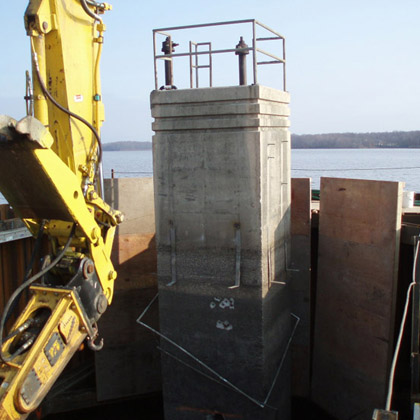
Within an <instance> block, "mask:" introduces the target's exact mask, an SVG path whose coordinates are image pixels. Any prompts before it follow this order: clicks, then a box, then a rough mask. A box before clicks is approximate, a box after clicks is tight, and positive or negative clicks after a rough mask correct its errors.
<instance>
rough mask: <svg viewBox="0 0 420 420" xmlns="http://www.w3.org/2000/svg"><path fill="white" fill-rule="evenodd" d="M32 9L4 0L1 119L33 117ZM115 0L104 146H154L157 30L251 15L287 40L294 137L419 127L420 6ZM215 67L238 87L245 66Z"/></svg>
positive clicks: (412, 0) (273, 79) (202, 35)
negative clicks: (27, 94) (27, 14)
mask: <svg viewBox="0 0 420 420" xmlns="http://www.w3.org/2000/svg"><path fill="white" fill-rule="evenodd" d="M27 3H28V2H27V1H24V0H13V1H5V0H1V1H0V20H1V25H0V39H1V52H2V54H1V56H2V59H1V65H0V113H4V114H9V115H11V116H13V117H15V118H20V117H22V116H23V115H24V112H25V105H24V101H23V99H22V97H23V96H24V90H25V70H26V69H27V68H28V67H29V62H30V59H29V43H28V39H27V37H26V34H25V30H24V25H23V14H24V11H25V8H26V5H27ZM111 3H112V5H113V11H112V12H107V13H106V14H105V16H104V20H105V23H106V25H107V32H106V38H105V46H104V55H103V60H102V87H103V100H104V102H105V106H106V123H105V125H104V127H103V140H104V141H105V142H108V141H116V140H140V141H148V140H150V139H151V135H152V131H151V121H152V120H151V117H150V108H149V95H150V92H151V90H152V89H154V74H153V59H152V57H153V54H152V29H154V28H162V27H168V26H181V25H189V24H195V23H208V22H219V21H227V20H238V19H251V18H255V19H258V20H259V21H261V22H262V23H265V24H266V25H268V26H270V27H271V28H273V29H275V30H277V31H278V32H280V33H281V34H283V35H284V36H285V37H286V40H287V80H288V81H287V90H288V91H290V93H291V98H292V102H291V131H292V132H293V133H297V134H303V133H328V132H348V131H355V132H367V131H370V132H372V131H395V130H402V131H408V130H418V129H420V124H419V111H420V25H419V21H420V1H419V0H401V1H395V0H351V1H347V0H317V1H315V0H265V1H256V0H253V1H248V0H233V1H232V0H224V1H221V0H212V1H205V2H204V1H203V2H200V1H191V0H178V1H172V2H169V1H160V2H159V1H155V2H151V1H135V0H116V1H114V2H111ZM241 28H242V27H241ZM245 29H246V30H245ZM241 31H242V32H243V33H242V32H241ZM248 34H249V30H248V28H247V27H246V28H244V29H240V31H239V32H238V28H235V29H234V30H233V29H232V32H231V33H229V32H226V31H222V30H220V31H219V30H218V29H216V30H215V31H213V33H212V34H211V35H210V34H209V33H208V32H204V31H197V32H195V33H192V34H191V36H192V38H191V37H190V38H188V36H190V35H189V34H187V35H186V36H187V38H188V39H192V40H196V41H206V40H209V39H213V41H214V42H215V47H217V48H232V47H234V45H235V44H236V43H237V41H238V39H239V35H244V37H245V41H247V42H248V44H251V38H250V36H248ZM177 37H178V38H177ZM187 38H185V40H186V39H187ZM174 40H175V41H179V42H180V43H181V46H180V47H179V49H177V52H179V51H181V50H184V49H186V48H187V44H186V42H185V40H184V38H183V36H181V35H179V36H178V34H175V33H174ZM161 41H162V40H160V42H161ZM264 47H265V46H264ZM226 60H227V59H226ZM233 60H235V59H234V58H233ZM216 64H217V63H216V62H215V67H214V74H215V79H216V80H220V81H221V82H224V81H227V80H230V79H228V78H227V75H230V76H231V77H232V80H233V81H234V80H236V77H237V66H236V61H232V65H229V66H228V65H227V61H226V62H223V61H221V65H220V66H219V67H216ZM229 64H230V62H229ZM262 67H271V68H270V69H265V68H264V71H262V74H261V76H265V77H262V78H261V79H260V80H259V81H260V83H261V84H264V85H268V86H275V87H277V86H278V79H279V77H281V73H280V72H279V71H280V66H262ZM274 67H276V68H275V69H274ZM177 70H178V73H177V72H176V71H177ZM181 70H182V69H181V68H180V69H178V68H175V84H178V82H179V87H186V86H184V85H183V82H184V79H185V78H184V73H185V71H181ZM179 73H182V74H179ZM250 76H251V75H250V74H248V77H249V79H250ZM202 78H203V80H204V79H205V76H204V74H203V76H202ZM233 83H234V82H233ZM160 84H162V83H160Z"/></svg>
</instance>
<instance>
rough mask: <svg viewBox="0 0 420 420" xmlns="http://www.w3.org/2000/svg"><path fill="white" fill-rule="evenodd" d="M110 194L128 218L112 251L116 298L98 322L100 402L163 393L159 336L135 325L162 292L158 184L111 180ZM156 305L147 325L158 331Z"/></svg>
mask: <svg viewBox="0 0 420 420" xmlns="http://www.w3.org/2000/svg"><path fill="white" fill-rule="evenodd" d="M105 195H106V197H107V200H108V202H110V203H112V204H113V205H114V206H115V207H116V208H118V209H119V210H121V211H122V212H123V213H124V214H125V220H124V223H122V224H121V226H120V227H119V228H118V232H117V235H116V238H115V242H114V247H113V253H112V261H113V263H114V266H115V269H116V271H117V273H118V278H117V281H116V283H115V294H114V300H113V303H112V305H111V306H110V307H109V308H108V310H107V311H106V312H105V314H104V315H103V317H102V318H101V319H100V321H99V331H100V333H101V335H102V337H103V338H104V341H105V346H104V348H103V349H102V350H101V351H100V352H97V353H95V370H96V383H97V396H98V401H106V400H109V399H115V398H124V397H128V396H133V395H139V394H146V393H150V392H154V391H159V390H160V389H161V379H160V353H159V351H158V350H157V348H156V344H157V342H156V338H155V337H154V336H153V334H151V333H150V332H149V331H148V330H146V329H145V328H143V327H141V326H140V325H139V324H137V323H136V319H137V318H138V316H139V315H140V313H141V312H142V311H143V309H144V308H145V307H146V306H147V305H148V303H149V302H150V301H151V300H152V298H153V297H154V295H155V294H156V293H157V276H156V271H157V262H156V258H157V257H156V244H155V219H154V204H153V203H154V196H153V180H152V179H150V178H136V179H134V178H132V179H122V178H120V179H114V180H106V183H105ZM153 306H154V307H153V308H152V309H151V311H150V313H149V314H148V321H147V322H149V323H150V324H151V325H153V326H154V327H155V328H158V306H157V305H153Z"/></svg>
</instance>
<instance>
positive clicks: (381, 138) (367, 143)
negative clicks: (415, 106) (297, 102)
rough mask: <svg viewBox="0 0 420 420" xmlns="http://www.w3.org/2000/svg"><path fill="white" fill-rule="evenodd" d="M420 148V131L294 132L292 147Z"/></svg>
mask: <svg viewBox="0 0 420 420" xmlns="http://www.w3.org/2000/svg"><path fill="white" fill-rule="evenodd" d="M369 148H394V149H395V148H420V131H392V132H385V133H330V134H292V149H369Z"/></svg>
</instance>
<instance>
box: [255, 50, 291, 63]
mask: <svg viewBox="0 0 420 420" xmlns="http://www.w3.org/2000/svg"><path fill="white" fill-rule="evenodd" d="M257 51H258V52H260V53H261V54H264V55H266V56H268V57H271V58H274V60H277V61H280V62H281V63H284V62H285V60H283V59H282V58H280V57H277V56H276V55H274V54H271V53H269V52H267V51H265V50H261V49H260V48H257Z"/></svg>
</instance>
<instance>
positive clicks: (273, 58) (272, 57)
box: [153, 19, 286, 90]
mask: <svg viewBox="0 0 420 420" xmlns="http://www.w3.org/2000/svg"><path fill="white" fill-rule="evenodd" d="M238 24H249V25H250V26H251V32H252V46H246V51H244V48H238V47H237V48H231V49H219V50H217V49H216V50H213V49H212V46H211V42H202V43H194V42H192V41H190V48H189V52H182V53H174V52H173V51H172V47H170V48H169V49H167V50H166V52H165V53H164V54H158V52H157V50H156V48H157V40H156V36H157V35H162V36H165V37H166V43H167V45H169V46H172V44H173V43H172V34H171V32H173V31H180V30H188V29H198V28H209V27H217V26H228V25H238ZM257 27H259V28H262V29H263V30H265V31H267V32H268V36H265V37H258V38H257ZM261 41H280V42H281V48H280V54H279V55H276V54H275V53H272V52H269V51H266V50H263V49H261V48H259V47H258V43H259V42H261ZM173 45H174V46H176V45H177V44H173ZM202 45H208V48H209V49H208V50H205V51H199V50H198V47H199V46H202ZM193 46H194V48H193ZM249 52H252V70H253V83H254V84H257V83H258V66H260V65H266V64H281V65H282V70H283V71H282V77H283V90H286V40H285V38H284V36H282V35H280V34H279V33H278V32H276V31H274V30H273V29H271V28H269V27H268V26H266V25H264V24H263V23H261V22H258V21H257V20H255V19H246V20H236V21H229V22H216V23H205V24H198V25H187V26H177V27H171V28H159V29H154V30H153V56H154V72H155V89H158V86H159V80H158V64H157V63H158V61H159V60H165V62H166V64H167V65H166V66H165V70H166V72H168V71H169V72H170V74H169V77H168V73H166V80H167V81H168V80H171V83H170V84H169V83H166V85H169V86H167V87H168V88H173V86H172V84H173V82H172V61H173V59H174V58H178V57H189V59H190V87H191V88H193V87H194V77H193V76H194V70H195V87H199V78H198V71H199V69H202V68H208V69H209V82H210V87H211V86H212V85H213V73H214V71H213V64H212V56H213V55H214V54H229V53H235V54H241V53H243V54H248V53H249ZM258 53H260V54H261V55H263V56H265V57H268V59H265V61H258V59H257V54H258ZM205 54H206V55H208V56H209V64H208V65H199V63H198V57H199V56H200V55H205ZM169 63H170V65H168V64H169ZM163 88H165V86H162V88H161V89H163Z"/></svg>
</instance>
